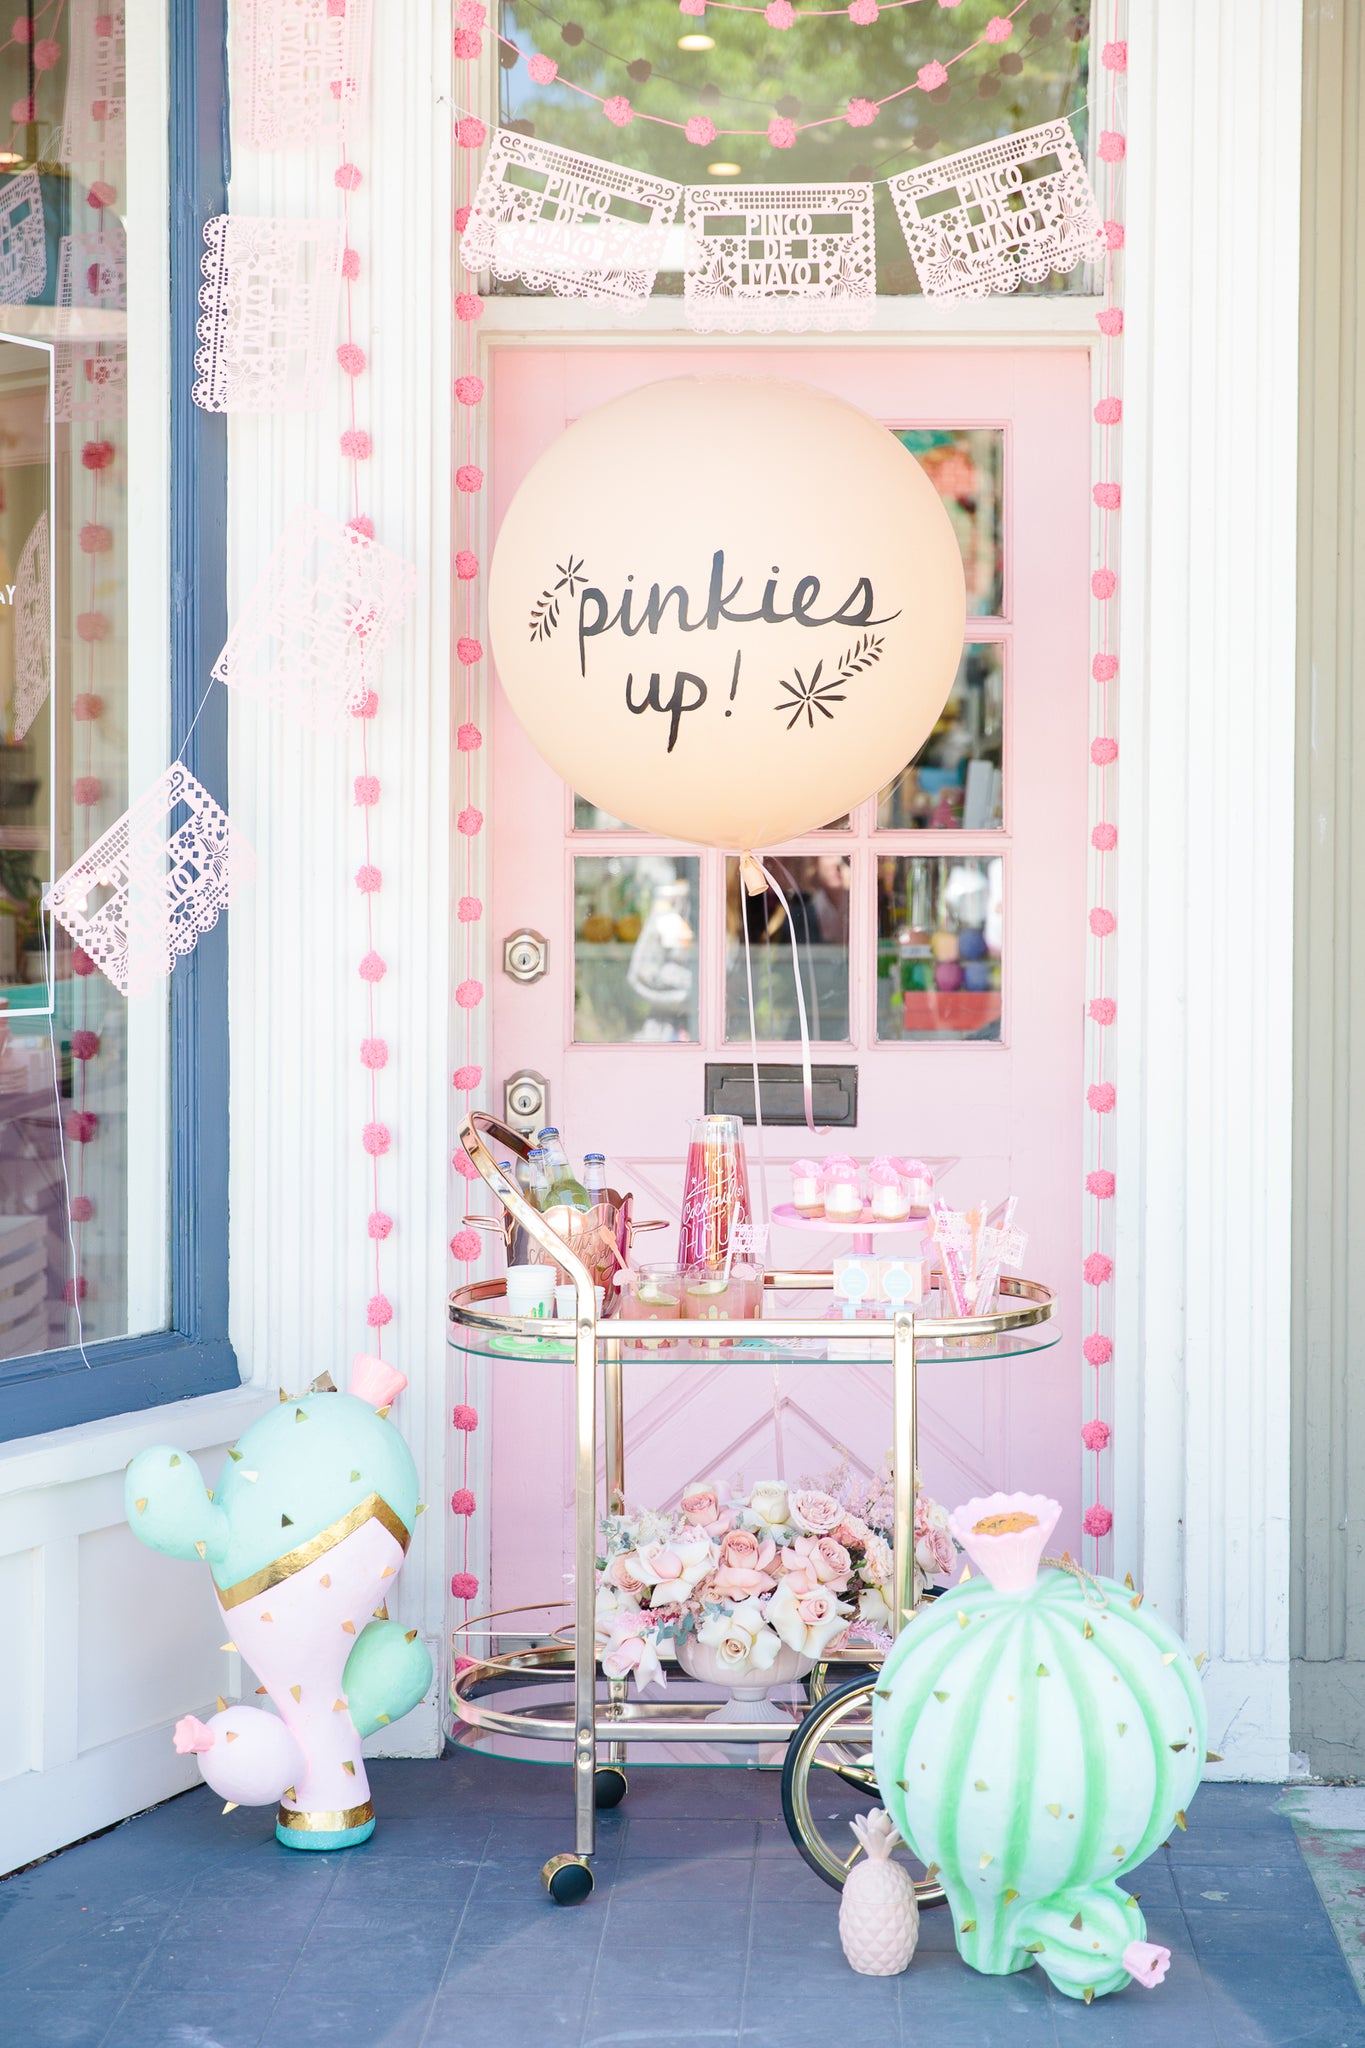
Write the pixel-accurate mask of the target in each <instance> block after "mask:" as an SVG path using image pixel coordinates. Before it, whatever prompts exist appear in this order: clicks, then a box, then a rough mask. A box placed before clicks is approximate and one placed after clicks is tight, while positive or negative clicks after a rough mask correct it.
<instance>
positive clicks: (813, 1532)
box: [791, 1493, 844, 1536]
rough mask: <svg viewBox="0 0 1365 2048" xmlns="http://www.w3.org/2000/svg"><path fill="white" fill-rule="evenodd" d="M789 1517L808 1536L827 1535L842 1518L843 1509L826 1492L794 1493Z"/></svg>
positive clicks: (831, 1532) (835, 1527) (830, 1533)
mask: <svg viewBox="0 0 1365 2048" xmlns="http://www.w3.org/2000/svg"><path fill="white" fill-rule="evenodd" d="M791 1518H792V1520H793V1521H794V1522H795V1524H796V1526H797V1528H798V1529H804V1530H805V1531H806V1533H807V1534H808V1535H810V1536H829V1535H832V1534H833V1532H834V1531H835V1530H836V1529H837V1528H838V1526H839V1524H840V1522H842V1520H843V1519H844V1511H843V1509H842V1508H841V1507H840V1505H839V1503H838V1501H837V1500H835V1499H834V1498H833V1496H832V1495H831V1494H828V1493H794V1494H792V1496H791Z"/></svg>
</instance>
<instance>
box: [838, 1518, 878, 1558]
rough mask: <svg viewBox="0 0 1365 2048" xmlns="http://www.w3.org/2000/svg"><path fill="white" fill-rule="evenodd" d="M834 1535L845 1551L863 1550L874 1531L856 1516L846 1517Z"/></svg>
mask: <svg viewBox="0 0 1365 2048" xmlns="http://www.w3.org/2000/svg"><path fill="white" fill-rule="evenodd" d="M833 1533H834V1538H835V1541H836V1542H838V1543H842V1544H843V1546H844V1548H845V1550H861V1549H862V1547H863V1545H864V1544H865V1543H866V1541H867V1539H868V1537H869V1536H870V1535H871V1534H872V1531H871V1530H870V1529H869V1528H868V1526H867V1523H866V1522H860V1521H859V1520H858V1517H857V1516H856V1515H845V1516H844V1519H843V1521H842V1522H840V1524H839V1526H838V1528H837V1529H836V1530H835V1531H834V1532H833Z"/></svg>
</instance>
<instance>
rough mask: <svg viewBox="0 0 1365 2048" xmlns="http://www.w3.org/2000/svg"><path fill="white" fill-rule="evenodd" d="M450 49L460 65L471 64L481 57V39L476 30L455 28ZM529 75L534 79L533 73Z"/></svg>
mask: <svg viewBox="0 0 1365 2048" xmlns="http://www.w3.org/2000/svg"><path fill="white" fill-rule="evenodd" d="M451 48H452V49H453V50H454V52H455V55H456V56H457V57H458V58H459V60H460V62H461V63H462V64H473V63H474V62H475V61H476V59H478V58H479V57H481V56H482V55H483V37H482V36H481V35H480V34H479V31H478V30H477V29H476V28H457V29H456V31H455V33H454V35H453V36H452V37H451ZM531 75H532V77H534V76H535V73H534V72H532V74H531Z"/></svg>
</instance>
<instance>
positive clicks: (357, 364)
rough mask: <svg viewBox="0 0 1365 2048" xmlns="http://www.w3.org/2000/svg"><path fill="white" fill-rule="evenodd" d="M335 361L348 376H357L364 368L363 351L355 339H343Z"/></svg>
mask: <svg viewBox="0 0 1365 2048" xmlns="http://www.w3.org/2000/svg"><path fill="white" fill-rule="evenodd" d="M337 361H338V362H339V363H340V365H341V367H342V369H343V370H344V371H345V372H346V375H347V376H348V377H358V376H359V375H360V374H361V372H362V371H363V370H364V368H365V351H364V349H363V348H361V346H360V344H359V343H358V342H355V341H343V342H342V344H341V347H340V348H339V349H338V350H337Z"/></svg>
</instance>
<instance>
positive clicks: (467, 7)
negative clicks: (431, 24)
mask: <svg viewBox="0 0 1365 2048" xmlns="http://www.w3.org/2000/svg"><path fill="white" fill-rule="evenodd" d="M455 19H456V20H457V21H458V22H459V23H460V25H461V27H462V28H482V27H483V25H484V23H485V22H486V21H487V19H488V9H487V8H486V7H485V6H484V4H483V0H460V4H459V6H458V7H457V8H456V9H455Z"/></svg>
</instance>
